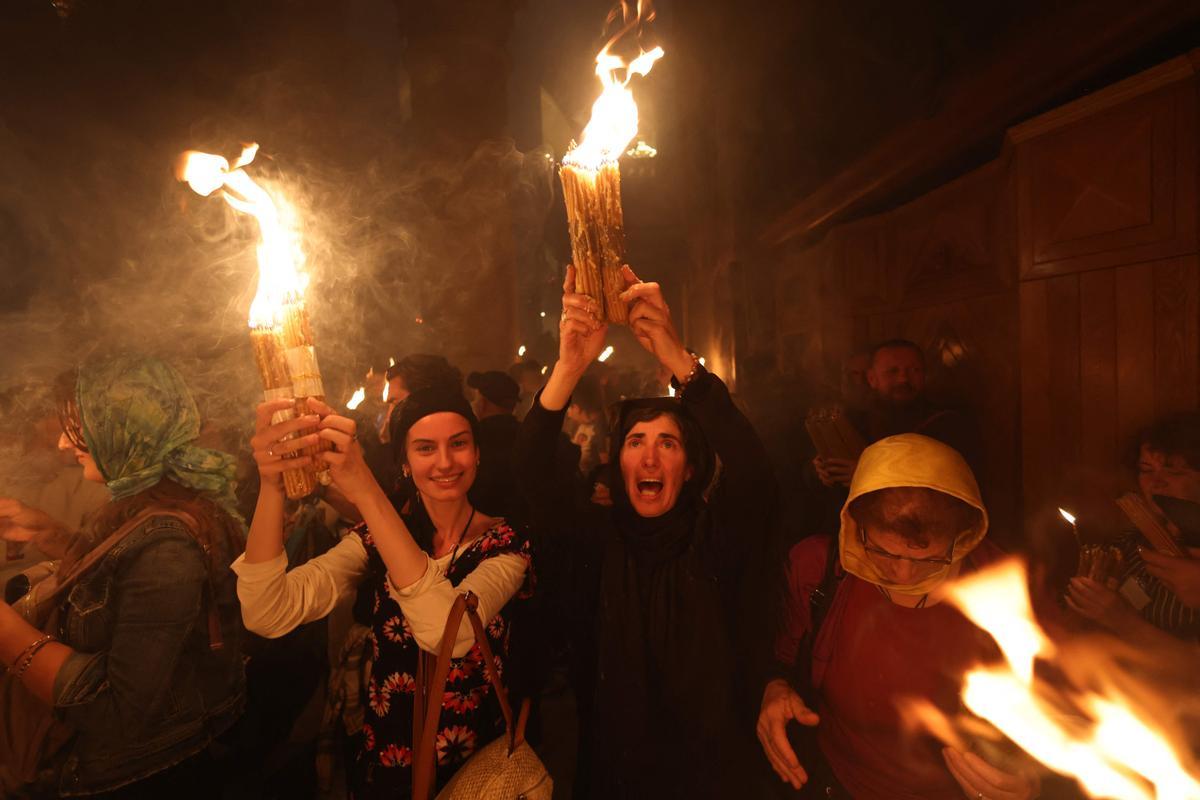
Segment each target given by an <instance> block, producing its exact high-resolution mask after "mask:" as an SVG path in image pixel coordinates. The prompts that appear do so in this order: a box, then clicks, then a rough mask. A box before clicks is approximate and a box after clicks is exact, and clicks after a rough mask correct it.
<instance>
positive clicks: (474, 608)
mask: <svg viewBox="0 0 1200 800" xmlns="http://www.w3.org/2000/svg"><path fill="white" fill-rule="evenodd" d="M478 608H479V598H478V597H476V596H475V593H474V592H470V591H468V592H464V593H463V594H460V595H459V596H458V597H457V598H455V600H454V605H452V606H451V607H450V616H449V617H448V618H447V619H446V629H445V631H444V632H443V633H442V646H441V649H440V650H439V652H438V655H437V662H436V664H435V665H434V666H433V667H432V670H430V669H429V668H428V667H429V661H430V660H431V659H428V658H422V660H421V664H420V665H419V668H418V670H417V687H416V688H417V691H416V703H415V704H414V715H413V733H414V739H413V800H428V798H429V797H430V796H431V795H432V794H433V787H434V781H435V773H436V769H435V764H436V756H435V752H436V751H435V742H436V741H437V727H438V721H439V719H440V718H441V710H442V702H441V701H442V696H443V695H444V694H445V692H446V676H447V675H448V674H449V673H450V661H451V659H452V658H453V656H454V642H455V640H456V639H457V638H458V627H459V625H460V624H461V623H462V618H463V614H464V613H465V614H466V615H467V618H468V619H469V620H470V621H471V627H472V628H474V630H475V642H476V644H478V645H479V649H480V651H481V652H482V653H483V668H484V670H485V673H484V674H486V675H487V676H488V678H489V679H490V680H491V682H492V688H493V689H495V692H496V699H497V700H498V701H499V702H500V710H501V712H503V714H504V729H505V733H506V736H507V738H508V751H509V753H510V754H511V753H512V752H513V750H515V749H516V748H517V746H518V745H519V744H521V742H522V741H524V739H525V721H526V719H527V717H528V714H529V708H528V705H529V701H528V700H526V701H525V702H524V703H523V704H522V707H521V716H520V719H519V720H518V721H517V725H516V726H514V725H513V715H512V706H510V705H509V703H508V692H507V691H505V689H504V684H503V683H502V682H501V681H500V675H499V674H498V673H497V672H496V659H495V657H494V655H493V654H492V646H491V644H490V643H489V642H488V638H487V633H486V632H485V631H484V629H483V622H482V621H481V620H480V619H479V612H478ZM424 655H425V654H424V653H422V656H424ZM431 672H432V676H431V674H430V673H431ZM422 704H423V705H424V708H423V711H421V710H419V709H421V706H422ZM418 733H419V738H416V734H418Z"/></svg>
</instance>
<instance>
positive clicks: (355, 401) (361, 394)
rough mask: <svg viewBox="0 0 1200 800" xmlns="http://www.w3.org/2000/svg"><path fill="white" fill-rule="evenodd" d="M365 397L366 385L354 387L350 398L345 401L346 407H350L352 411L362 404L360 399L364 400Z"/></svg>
mask: <svg viewBox="0 0 1200 800" xmlns="http://www.w3.org/2000/svg"><path fill="white" fill-rule="evenodd" d="M366 399H367V387H365V386H360V387H358V388H357V389H355V390H354V394H352V395H351V396H350V400H349V401H347V403H346V408H348V409H350V410H351V411H354V410H355V409H356V408H358V407H359V406H360V405H362V401H363V400H366Z"/></svg>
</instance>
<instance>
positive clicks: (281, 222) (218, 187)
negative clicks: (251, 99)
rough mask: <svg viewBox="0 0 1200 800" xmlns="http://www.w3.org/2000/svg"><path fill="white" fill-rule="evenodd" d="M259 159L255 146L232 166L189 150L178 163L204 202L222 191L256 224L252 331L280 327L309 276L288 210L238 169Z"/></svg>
mask: <svg viewBox="0 0 1200 800" xmlns="http://www.w3.org/2000/svg"><path fill="white" fill-rule="evenodd" d="M257 153H258V145H256V144H251V145H248V146H247V147H246V148H245V149H243V150H242V154H241V156H239V157H238V159H237V161H235V162H234V163H233V164H232V165H230V163H229V162H228V161H227V160H226V159H225V158H223V157H221V156H218V155H213V154H211V153H200V152H197V151H195V150H189V151H188V152H186V153H184V154H183V156H182V158H181V161H180V169H179V177H180V179H181V180H184V181H187V184H188V186H191V187H192V189H193V190H194V191H196V192H197V193H198V194H202V195H204V196H206V197H207V196H208V195H210V194H212V193H213V192H216V191H220V192H221V196H222V197H224V198H225V201H226V202H227V203H229V205H231V206H232V207H233V208H235V209H237V210H238V211H241V212H242V213H245V214H249V215H251V216H252V217H254V218H255V219H256V220H257V221H258V229H259V233H260V236H261V241H260V242H259V245H258V291H257V293H256V294H255V295H254V301H253V302H252V303H251V304H250V327H252V328H269V327H272V326H274V325H276V324H278V323H279V322H280V321H281V314H282V310H283V307H284V306H285V305H287V304H288V303H295V302H299V301H300V300H302V299H303V297H304V290H305V288H306V287H307V285H308V276H307V275H305V273H304V271H303V266H304V252H303V251H302V250H301V248H300V237H299V235H298V234H297V233H296V231H295V230H294V228H293V226H292V225H291V224H290V223H289V220H291V219H292V218H293V217H294V215H293V214H292V211H291V208H290V207H289V206H288V205H287V203H286V202H285V201H284V200H283V199H282V198H279V197H275V198H272V197H271V195H269V194H267V192H266V190H264V189H263V188H262V187H261V186H259V185H258V184H257V183H255V182H254V181H253V180H251V179H250V176H249V175H247V174H246V172H245V170H243V169H242V167H244V166H246V165H247V164H249V163H251V162H252V161H254V156H255V155H256V154H257Z"/></svg>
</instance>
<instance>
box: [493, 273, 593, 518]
mask: <svg viewBox="0 0 1200 800" xmlns="http://www.w3.org/2000/svg"><path fill="white" fill-rule="evenodd" d="M562 306H563V311H562V316H561V317H560V318H559V323H558V333H559V339H558V361H557V362H555V364H554V369H553V370H552V371H551V373H550V378H549V380H547V381H546V385H545V387H543V389H542V391H541V392H539V393H538V395H537V397H535V398H534V401H533V406H532V407H531V408H530V409H529V413H528V414H526V415H525V420H524V422H523V423H522V424H521V429H520V431H519V433H518V434H517V447H516V453H515V456H514V466H515V468H516V470H517V480H518V482H519V483H520V485H521V491H522V492H523V493H524V494H525V496H526V498H527V499H528V500H529V503H530V505H531V506H532V507H533V512H534V514H535V515H536V516H537V518H538V520H537V521H538V523H539V525H541V526H542V527H545V528H547V529H553V528H557V527H560V526H561V524H562V523H564V522H566V521H567V519H569V517H570V515H571V514H572V513H573V512H574V511H575V502H574V501H575V498H574V485H573V483H572V481H571V477H572V476H571V475H569V474H564V472H565V470H563V469H562V464H561V463H560V459H559V458H558V452H559V433H560V432H561V431H562V426H563V417H565V416H566V409H567V405H568V404H569V403H570V401H571V393H572V392H574V391H575V386H576V384H578V383H579V379H580V378H581V377H582V376H583V373H584V372H585V371H586V370H587V368H588V366H589V365H590V364H591V363H592V362H593V361H595V359H596V357H597V356H599V355H600V351H601V350H603V349H604V337H605V334H607V332H608V326H607V325H605V324H604V323H602V322H600V320H599V317H598V315H599V312H600V309H599V307H598V306H597V305H596V301H595V300H593V299H592V298H590V297H588V296H587V295H584V294H577V293H576V292H575V268H574V267H573V266H571V267H567V276H566V279H565V280H564V281H563V299H562Z"/></svg>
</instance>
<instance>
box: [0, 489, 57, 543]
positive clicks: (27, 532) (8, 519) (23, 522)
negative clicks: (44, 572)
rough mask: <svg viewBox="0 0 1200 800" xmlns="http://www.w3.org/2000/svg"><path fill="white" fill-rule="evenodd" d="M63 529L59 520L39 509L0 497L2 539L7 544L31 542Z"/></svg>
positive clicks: (12, 499)
mask: <svg viewBox="0 0 1200 800" xmlns="http://www.w3.org/2000/svg"><path fill="white" fill-rule="evenodd" d="M61 527H62V525H61V524H60V523H59V522H58V520H56V519H54V517H52V516H50V515H49V514H47V513H46V512H45V511H42V510H41V509H39V508H33V507H32V506H27V505H25V504H24V503H22V502H21V501H20V500H17V499H15V498H12V497H0V539H3V540H4V541H6V542H29V541H32V540H33V539H34V537H35V536H38V535H40V534H44V533H49V532H51V531H54V530H56V529H58V528H61Z"/></svg>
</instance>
